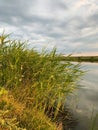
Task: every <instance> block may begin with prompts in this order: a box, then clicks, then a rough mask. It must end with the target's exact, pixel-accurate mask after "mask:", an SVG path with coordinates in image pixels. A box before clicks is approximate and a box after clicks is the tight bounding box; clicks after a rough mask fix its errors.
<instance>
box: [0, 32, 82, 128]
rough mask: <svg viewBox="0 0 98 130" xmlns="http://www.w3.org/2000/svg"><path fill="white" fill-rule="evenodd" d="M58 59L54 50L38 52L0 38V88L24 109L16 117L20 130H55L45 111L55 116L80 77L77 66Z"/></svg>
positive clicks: (17, 42) (78, 66) (2, 36)
mask: <svg viewBox="0 0 98 130" xmlns="http://www.w3.org/2000/svg"><path fill="white" fill-rule="evenodd" d="M60 57H61V55H59V54H57V53H56V49H53V50H52V51H51V52H45V51H42V53H39V52H37V51H36V50H34V49H28V48H27V47H26V42H22V41H17V40H10V38H9V35H5V34H2V35H1V36H0V85H1V88H2V87H3V88H5V89H6V90H8V91H10V92H11V94H12V95H13V97H14V98H15V99H16V100H17V102H18V103H22V104H23V105H24V106H25V110H23V111H22V116H21V115H19V116H18V117H16V118H17V120H18V121H19V125H20V126H21V127H22V128H26V129H28V130H45V129H46V130H48V129H49V130H52V129H53V130H55V129H56V125H54V123H53V122H51V120H50V119H49V118H48V116H46V115H47V112H48V111H50V109H51V108H55V111H54V118H55V117H56V115H57V113H58V111H59V108H60V107H61V106H63V105H64V103H65V100H66V97H67V96H68V95H69V94H71V93H73V91H74V89H76V83H77V81H78V79H79V77H80V75H81V74H82V71H81V70H80V65H79V64H77V65H75V64H72V63H70V62H67V61H65V62H64V61H63V62H62V61H61V60H60ZM9 100H10V99H9ZM17 105H18V104H17ZM45 112H46V114H45ZM16 115H17V114H16ZM25 124H27V125H25Z"/></svg>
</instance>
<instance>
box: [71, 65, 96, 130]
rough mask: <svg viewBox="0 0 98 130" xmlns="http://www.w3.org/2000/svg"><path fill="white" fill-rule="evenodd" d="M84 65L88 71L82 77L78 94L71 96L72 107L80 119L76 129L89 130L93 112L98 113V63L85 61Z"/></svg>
mask: <svg viewBox="0 0 98 130" xmlns="http://www.w3.org/2000/svg"><path fill="white" fill-rule="evenodd" d="M82 66H83V69H84V70H88V71H87V72H86V74H85V76H83V77H82V79H83V80H82V81H81V83H80V88H79V90H78V91H77V94H76V95H74V96H72V97H70V104H71V105H72V106H70V107H71V108H73V112H74V114H75V116H76V117H77V118H78V119H79V123H78V126H77V127H76V128H75V130H89V127H90V124H91V117H92V112H94V114H96V113H98V63H83V64H82ZM93 116H94V115H93ZM97 124H98V122H97Z"/></svg>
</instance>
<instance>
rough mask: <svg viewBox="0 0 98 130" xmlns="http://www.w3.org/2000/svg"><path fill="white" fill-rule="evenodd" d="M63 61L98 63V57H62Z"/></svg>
mask: <svg viewBox="0 0 98 130" xmlns="http://www.w3.org/2000/svg"><path fill="white" fill-rule="evenodd" d="M61 60H64V61H77V62H83V61H84V62H98V56H74V55H71V56H62V57H61Z"/></svg>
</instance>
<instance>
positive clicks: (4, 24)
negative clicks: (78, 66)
mask: <svg viewBox="0 0 98 130" xmlns="http://www.w3.org/2000/svg"><path fill="white" fill-rule="evenodd" d="M97 12H98V4H97V0H93V1H89V0H82V1H81V0H76V1H73V0H69V1H65V0H28V1H24V0H17V1H15V0H10V1H5V0H1V4H0V32H2V29H5V30H6V32H8V33H12V36H13V37H15V38H19V39H21V37H22V38H23V39H26V40H27V39H29V40H30V42H31V46H32V47H33V46H35V47H36V48H38V50H40V49H41V48H42V47H43V46H47V47H48V48H49V49H50V48H52V47H53V46H57V48H58V51H59V52H62V53H65V51H67V52H69V53H71V52H73V51H78V52H79V51H89V52H90V51H93V52H94V51H97V49H98V38H97V35H98V29H97V28H98V24H97V23H98V13H97ZM93 46H96V48H95V47H93ZM85 48H86V49H85Z"/></svg>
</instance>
